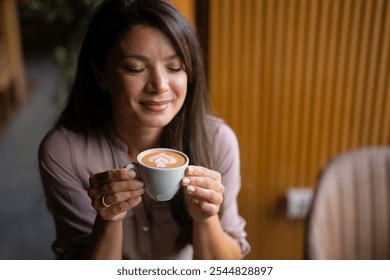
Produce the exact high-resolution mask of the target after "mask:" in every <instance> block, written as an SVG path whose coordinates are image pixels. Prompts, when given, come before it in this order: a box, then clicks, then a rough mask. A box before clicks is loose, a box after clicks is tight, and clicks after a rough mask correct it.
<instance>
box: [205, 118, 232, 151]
mask: <svg viewBox="0 0 390 280" xmlns="http://www.w3.org/2000/svg"><path fill="white" fill-rule="evenodd" d="M209 122H210V127H211V130H212V134H213V138H212V140H213V142H214V146H215V148H216V149H217V150H220V151H224V153H229V152H233V153H237V152H238V139H237V136H236V134H235V132H234V131H233V129H232V128H231V127H230V126H229V125H228V124H227V123H226V122H225V121H224V120H222V119H221V118H218V117H215V116H210V117H209Z"/></svg>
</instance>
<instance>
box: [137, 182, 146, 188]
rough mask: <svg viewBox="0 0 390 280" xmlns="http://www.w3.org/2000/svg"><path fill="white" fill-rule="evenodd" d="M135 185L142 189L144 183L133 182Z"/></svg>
mask: <svg viewBox="0 0 390 280" xmlns="http://www.w3.org/2000/svg"><path fill="white" fill-rule="evenodd" d="M135 185H136V186H137V187H143V186H144V185H145V184H144V182H142V181H135Z"/></svg>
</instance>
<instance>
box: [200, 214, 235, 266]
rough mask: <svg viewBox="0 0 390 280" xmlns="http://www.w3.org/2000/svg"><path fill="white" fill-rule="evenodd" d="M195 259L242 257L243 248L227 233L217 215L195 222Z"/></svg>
mask: <svg viewBox="0 0 390 280" xmlns="http://www.w3.org/2000/svg"><path fill="white" fill-rule="evenodd" d="M193 246H194V259H222V260H225V259H240V257H241V249H240V246H239V244H238V243H237V241H236V240H234V238H233V237H231V236H230V235H229V234H227V233H226V232H225V231H224V230H223V228H222V226H221V223H220V221H219V218H218V216H217V215H215V216H213V217H210V218H209V219H207V220H206V221H203V222H197V221H194V224H193Z"/></svg>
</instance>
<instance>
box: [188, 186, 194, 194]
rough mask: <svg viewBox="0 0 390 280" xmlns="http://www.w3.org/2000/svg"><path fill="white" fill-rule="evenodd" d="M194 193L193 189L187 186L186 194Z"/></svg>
mask: <svg viewBox="0 0 390 280" xmlns="http://www.w3.org/2000/svg"><path fill="white" fill-rule="evenodd" d="M194 191H195V188H194V187H193V186H188V187H187V192H188V193H193V192H194Z"/></svg>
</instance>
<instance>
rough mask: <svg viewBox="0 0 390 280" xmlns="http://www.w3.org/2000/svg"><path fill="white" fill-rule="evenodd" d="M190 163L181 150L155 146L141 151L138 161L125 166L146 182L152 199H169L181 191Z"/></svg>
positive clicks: (146, 187)
mask: <svg viewBox="0 0 390 280" xmlns="http://www.w3.org/2000/svg"><path fill="white" fill-rule="evenodd" d="M146 158H148V159H147V160H146ZM188 163H189V159H188V157H187V156H186V155H185V154H184V153H182V152H180V151H177V150H173V149H168V148H155V149H149V150H145V151H143V152H141V153H140V154H138V156H137V163H129V164H127V165H126V166H125V167H126V168H131V169H133V170H134V171H135V172H136V173H137V178H139V179H141V180H142V181H143V182H144V184H145V189H146V192H147V193H148V195H149V196H150V197H151V198H152V199H154V200H157V201H167V200H170V199H172V198H173V197H174V196H175V195H176V193H177V192H178V191H179V189H180V186H181V180H182V179H183V177H184V174H185V170H186V168H187V166H188ZM175 165H179V166H175Z"/></svg>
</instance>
